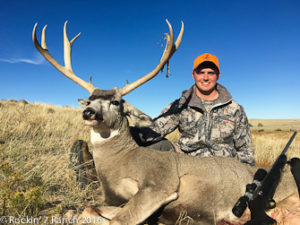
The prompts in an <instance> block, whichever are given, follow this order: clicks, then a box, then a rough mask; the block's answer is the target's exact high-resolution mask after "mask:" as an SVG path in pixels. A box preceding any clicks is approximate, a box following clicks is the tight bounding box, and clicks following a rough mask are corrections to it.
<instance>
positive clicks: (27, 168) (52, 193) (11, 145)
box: [0, 101, 300, 216]
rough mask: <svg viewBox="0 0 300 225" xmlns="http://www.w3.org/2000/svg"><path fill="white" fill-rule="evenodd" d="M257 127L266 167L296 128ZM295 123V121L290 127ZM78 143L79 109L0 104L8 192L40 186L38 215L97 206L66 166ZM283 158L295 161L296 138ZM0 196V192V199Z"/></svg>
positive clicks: (0, 153) (81, 131) (83, 135)
mask: <svg viewBox="0 0 300 225" xmlns="http://www.w3.org/2000/svg"><path fill="white" fill-rule="evenodd" d="M260 122H261V121H260ZM281 122H282V124H281V127H278V124H277V125H276V126H275V128H274V129H277V128H280V129H282V130H284V129H283V127H284V121H281ZM252 123H253V122H252ZM255 123H256V124H258V123H259V122H257V121H256V122H255ZM261 123H262V124H263V127H262V128H263V129H264V130H265V131H261V132H258V131H253V132H252V136H253V141H254V146H255V154H256V158H257V162H258V163H259V164H261V165H266V164H270V163H271V162H273V161H274V160H275V158H276V157H277V156H278V154H279V153H280V152H281V151H282V149H283V147H284V146H285V144H286V143H287V141H288V139H289V138H290V136H291V134H292V132H291V131H290V129H299V127H300V126H299V127H298V125H297V126H292V125H291V126H289V125H288V126H285V128H286V129H285V130H286V131H271V130H272V129H271V128H270V129H269V127H271V126H268V123H267V122H266V121H262V122H261ZM297 123H298V120H297V121H296V122H295V121H294V123H293V124H297ZM271 124H272V123H271ZM273 124H274V123H273ZM289 127H290V128H289ZM260 128H261V127H260ZM277 130H278V129H277ZM178 137H179V133H178V131H175V132H173V133H172V134H170V135H169V136H168V138H169V139H170V140H171V141H176V140H177V139H178ZM77 139H83V140H86V141H88V140H89V131H88V128H87V127H85V126H84V123H83V121H82V119H81V110H80V109H77V108H71V107H57V106H51V105H45V104H27V103H26V102H16V101H0V164H1V163H3V162H6V163H8V164H9V165H10V166H11V167H12V169H13V171H15V172H12V173H14V174H21V175H22V177H23V178H22V179H21V180H19V181H18V182H19V183H18V184H19V186H18V187H15V188H14V189H13V190H12V191H13V192H12V193H14V194H15V193H27V192H26V189H28V190H31V188H35V186H34V185H38V186H41V187H42V189H41V190H42V191H43V193H42V200H43V205H42V206H40V210H41V211H40V212H39V213H53V212H50V211H46V212H45V210H46V209H47V208H51V209H53V208H54V209H55V212H58V211H65V210H66V209H70V208H73V209H77V210H81V209H83V208H84V206H87V205H89V206H91V205H96V204H101V203H102V202H101V199H97V197H96V196H98V195H99V193H100V192H101V188H100V189H98V190H92V189H91V188H87V189H86V190H85V191H82V190H81V189H80V188H79V186H78V184H76V179H75V175H74V172H73V170H72V168H70V166H69V150H70V148H71V146H72V144H73V142H74V141H75V140H77ZM288 155H289V156H290V157H291V156H297V157H300V135H298V136H297V137H296V139H295V141H294V143H293V144H292V146H291V147H290V149H289V152H288ZM14 176H15V175H14ZM0 179H9V178H8V177H5V176H3V175H2V176H1V171H0ZM37 180H38V181H39V182H36V181H37ZM0 183H1V182H0ZM28 190H27V191H28ZM2 192H3V191H2ZM2 192H1V190H0V194H1V193H2ZM2 194H3V193H2ZM3 204H4V203H3V201H1V200H0V215H1V214H5V213H4V212H3ZM1 209H2V211H1ZM19 213H22V212H19ZM19 216H20V215H19ZM23 216H25V215H23Z"/></svg>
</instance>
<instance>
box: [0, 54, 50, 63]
mask: <svg viewBox="0 0 300 225" xmlns="http://www.w3.org/2000/svg"><path fill="white" fill-rule="evenodd" d="M44 61H45V59H44V58H43V57H41V56H37V57H35V58H34V59H29V58H10V59H3V58H0V62H7V63H29V64H34V65H40V64H43V63H44Z"/></svg>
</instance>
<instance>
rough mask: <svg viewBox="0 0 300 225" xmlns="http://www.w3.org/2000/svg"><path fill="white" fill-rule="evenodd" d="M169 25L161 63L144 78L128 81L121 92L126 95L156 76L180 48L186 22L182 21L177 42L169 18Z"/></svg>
mask: <svg viewBox="0 0 300 225" xmlns="http://www.w3.org/2000/svg"><path fill="white" fill-rule="evenodd" d="M166 22H167V24H168V26H169V31H170V33H169V34H167V33H165V39H166V40H167V44H166V47H165V50H164V53H163V55H162V57H161V59H160V62H159V64H158V65H157V66H156V67H155V69H154V70H153V71H151V72H150V73H148V74H146V75H145V76H143V77H142V78H140V79H138V80H136V81H134V82H133V83H130V84H129V83H127V84H126V85H125V86H124V87H123V88H121V89H119V93H120V94H121V95H122V96H124V95H126V94H128V93H129V92H131V91H133V90H134V89H136V88H137V87H139V86H140V85H142V84H144V83H146V82H147V81H148V80H150V79H152V78H153V77H155V76H156V75H157V74H158V73H159V71H161V70H162V69H163V68H164V66H165V64H166V63H167V62H168V61H169V60H170V58H171V57H172V55H173V54H174V53H175V51H176V50H177V49H178V47H179V45H180V43H181V40H182V36H183V31H184V24H183V22H181V30H180V33H179V35H178V37H177V39H176V42H175V44H173V41H174V37H173V29H172V26H171V24H170V23H169V21H168V20H166Z"/></svg>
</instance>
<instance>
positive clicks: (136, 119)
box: [79, 89, 297, 225]
mask: <svg viewBox="0 0 300 225" xmlns="http://www.w3.org/2000/svg"><path fill="white" fill-rule="evenodd" d="M79 102H80V103H81V105H82V106H83V107H84V110H83V118H84V119H85V121H86V124H87V125H89V126H90V127H91V142H92V145H93V158H94V162H95V167H96V171H97V175H98V178H99V180H100V182H101V184H102V186H103V190H104V194H105V201H106V204H107V205H109V206H115V207H118V208H114V213H108V215H109V214H110V215H109V216H107V218H108V219H109V220H110V222H107V223H109V224H110V225H135V224H140V223H142V222H143V221H145V220H146V219H147V218H149V217H150V216H151V215H153V214H154V213H155V212H157V211H158V210H160V215H159V217H158V221H159V222H160V223H163V224H166V225H168V224H170V225H174V224H175V223H176V221H177V220H178V218H179V217H180V216H182V215H184V218H183V219H182V221H181V224H194V225H208V224H216V223H217V222H218V221H221V220H222V219H225V220H227V221H238V218H236V217H235V216H234V215H233V214H232V213H231V209H232V207H233V205H234V204H235V203H236V201H237V200H238V199H239V197H240V196H242V195H243V194H244V192H245V186H246V184H247V183H251V182H252V180H253V175H254V173H255V171H256V170H257V168H256V167H251V166H248V165H246V164H242V163H241V162H239V161H238V160H236V159H234V158H224V157H209V158H201V157H191V156H187V155H183V154H178V153H172V152H161V151H157V150H153V149H150V148H145V147H140V146H138V145H137V144H136V142H135V141H134V140H133V138H132V137H131V134H130V131H129V125H128V120H127V117H129V118H130V119H131V120H132V121H133V123H134V125H135V126H139V127H141V126H149V125H151V124H152V120H151V118H150V117H149V116H147V115H146V114H144V113H142V112H141V111H139V110H138V109H136V108H135V107H133V106H131V105H130V104H129V103H127V102H126V101H124V100H122V96H121V95H120V94H119V92H118V90H116V89H111V90H109V91H103V90H100V89H96V90H95V91H94V92H93V93H92V94H91V96H90V98H89V99H86V100H79ZM295 193H297V187H296V184H295V181H294V179H293V176H292V174H291V172H290V170H289V169H288V168H286V169H285V170H284V172H283V175H282V180H281V182H280V184H279V186H278V188H277V191H276V194H275V197H274V199H275V201H276V202H280V201H282V200H284V199H286V198H288V197H290V196H292V195H295ZM100 211H101V210H100ZM104 216H105V215H104Z"/></svg>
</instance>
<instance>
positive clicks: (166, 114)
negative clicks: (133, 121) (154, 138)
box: [153, 99, 180, 137]
mask: <svg viewBox="0 0 300 225" xmlns="http://www.w3.org/2000/svg"><path fill="white" fill-rule="evenodd" d="M179 108H180V107H179V99H177V100H175V101H174V102H172V103H171V104H169V105H168V106H167V107H165V108H164V109H163V110H162V112H161V114H160V115H159V116H158V117H156V118H155V119H154V127H153V130H154V131H155V132H157V133H159V134H160V135H161V137H164V136H166V135H167V134H169V133H171V132H173V131H174V130H175V129H176V128H177V127H178V124H179V114H180V109H179Z"/></svg>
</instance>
